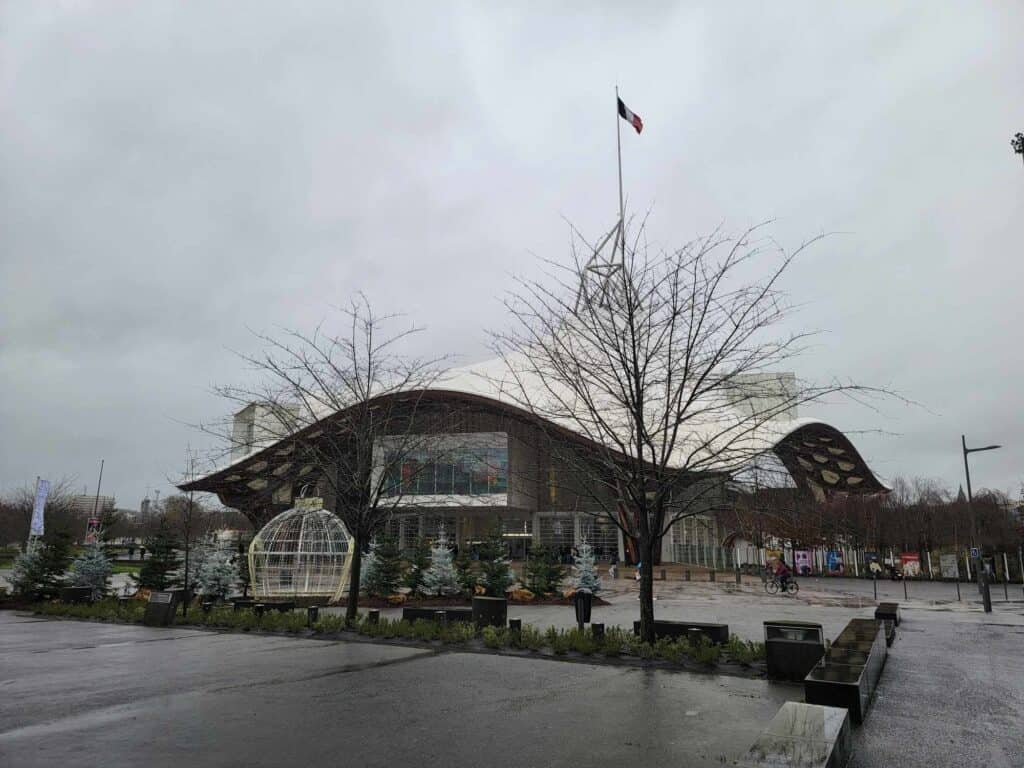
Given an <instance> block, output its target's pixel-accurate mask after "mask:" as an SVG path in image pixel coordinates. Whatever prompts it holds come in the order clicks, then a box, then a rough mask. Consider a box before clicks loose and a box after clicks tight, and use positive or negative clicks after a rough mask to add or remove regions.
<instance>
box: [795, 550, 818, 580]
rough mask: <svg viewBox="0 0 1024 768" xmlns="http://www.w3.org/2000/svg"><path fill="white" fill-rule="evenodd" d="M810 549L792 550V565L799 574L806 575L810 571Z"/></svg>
mask: <svg viewBox="0 0 1024 768" xmlns="http://www.w3.org/2000/svg"><path fill="white" fill-rule="evenodd" d="M812 562H813V561H812V559H811V550H809V549H797V550H794V552H793V567H794V569H795V570H796V572H797V573H798V574H799V575H801V576H807V575H808V574H810V572H811V567H812V566H811V563H812Z"/></svg>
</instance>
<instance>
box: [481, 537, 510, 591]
mask: <svg viewBox="0 0 1024 768" xmlns="http://www.w3.org/2000/svg"><path fill="white" fill-rule="evenodd" d="M514 581H515V574H513V573H512V569H511V567H510V566H509V559H508V556H507V554H506V552H505V540H504V539H503V538H502V535H501V521H500V520H499V521H498V524H497V525H496V526H495V527H494V528H492V529H491V531H490V533H489V534H488V535H487V538H486V539H485V540H484V543H483V544H482V545H481V546H480V585H481V586H482V587H483V588H484V591H485V593H486V594H487V595H490V596H491V597H504V596H505V593H506V592H507V591H508V588H509V587H510V586H512V583H513V582H514Z"/></svg>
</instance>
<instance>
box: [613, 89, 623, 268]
mask: <svg viewBox="0 0 1024 768" xmlns="http://www.w3.org/2000/svg"><path fill="white" fill-rule="evenodd" d="M615 147H616V149H617V150H618V158H619V238H618V239H619V242H620V243H621V244H622V245H621V250H622V263H623V264H625V263H626V213H625V206H624V205H623V203H622V120H621V119H620V117H619V86H618V85H616V86H615ZM613 255H614V254H613Z"/></svg>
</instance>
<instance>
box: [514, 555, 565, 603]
mask: <svg viewBox="0 0 1024 768" xmlns="http://www.w3.org/2000/svg"><path fill="white" fill-rule="evenodd" d="M524 576H525V578H526V586H527V588H528V589H529V590H530V591H531V592H533V593H534V594H537V595H546V594H550V593H551V592H557V591H558V590H559V589H560V588H561V586H562V580H563V579H564V578H565V567H564V566H563V565H562V564H561V562H559V560H558V553H557V552H555V551H554V550H553V549H552V548H551V547H546V546H543V545H541V546H539V547H535V548H533V549H532V550H531V551H530V559H529V560H528V561H527V563H526V567H525V573H524Z"/></svg>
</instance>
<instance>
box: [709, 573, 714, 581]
mask: <svg viewBox="0 0 1024 768" xmlns="http://www.w3.org/2000/svg"><path fill="white" fill-rule="evenodd" d="M714 580H715V572H714V571H708V581H714Z"/></svg>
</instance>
